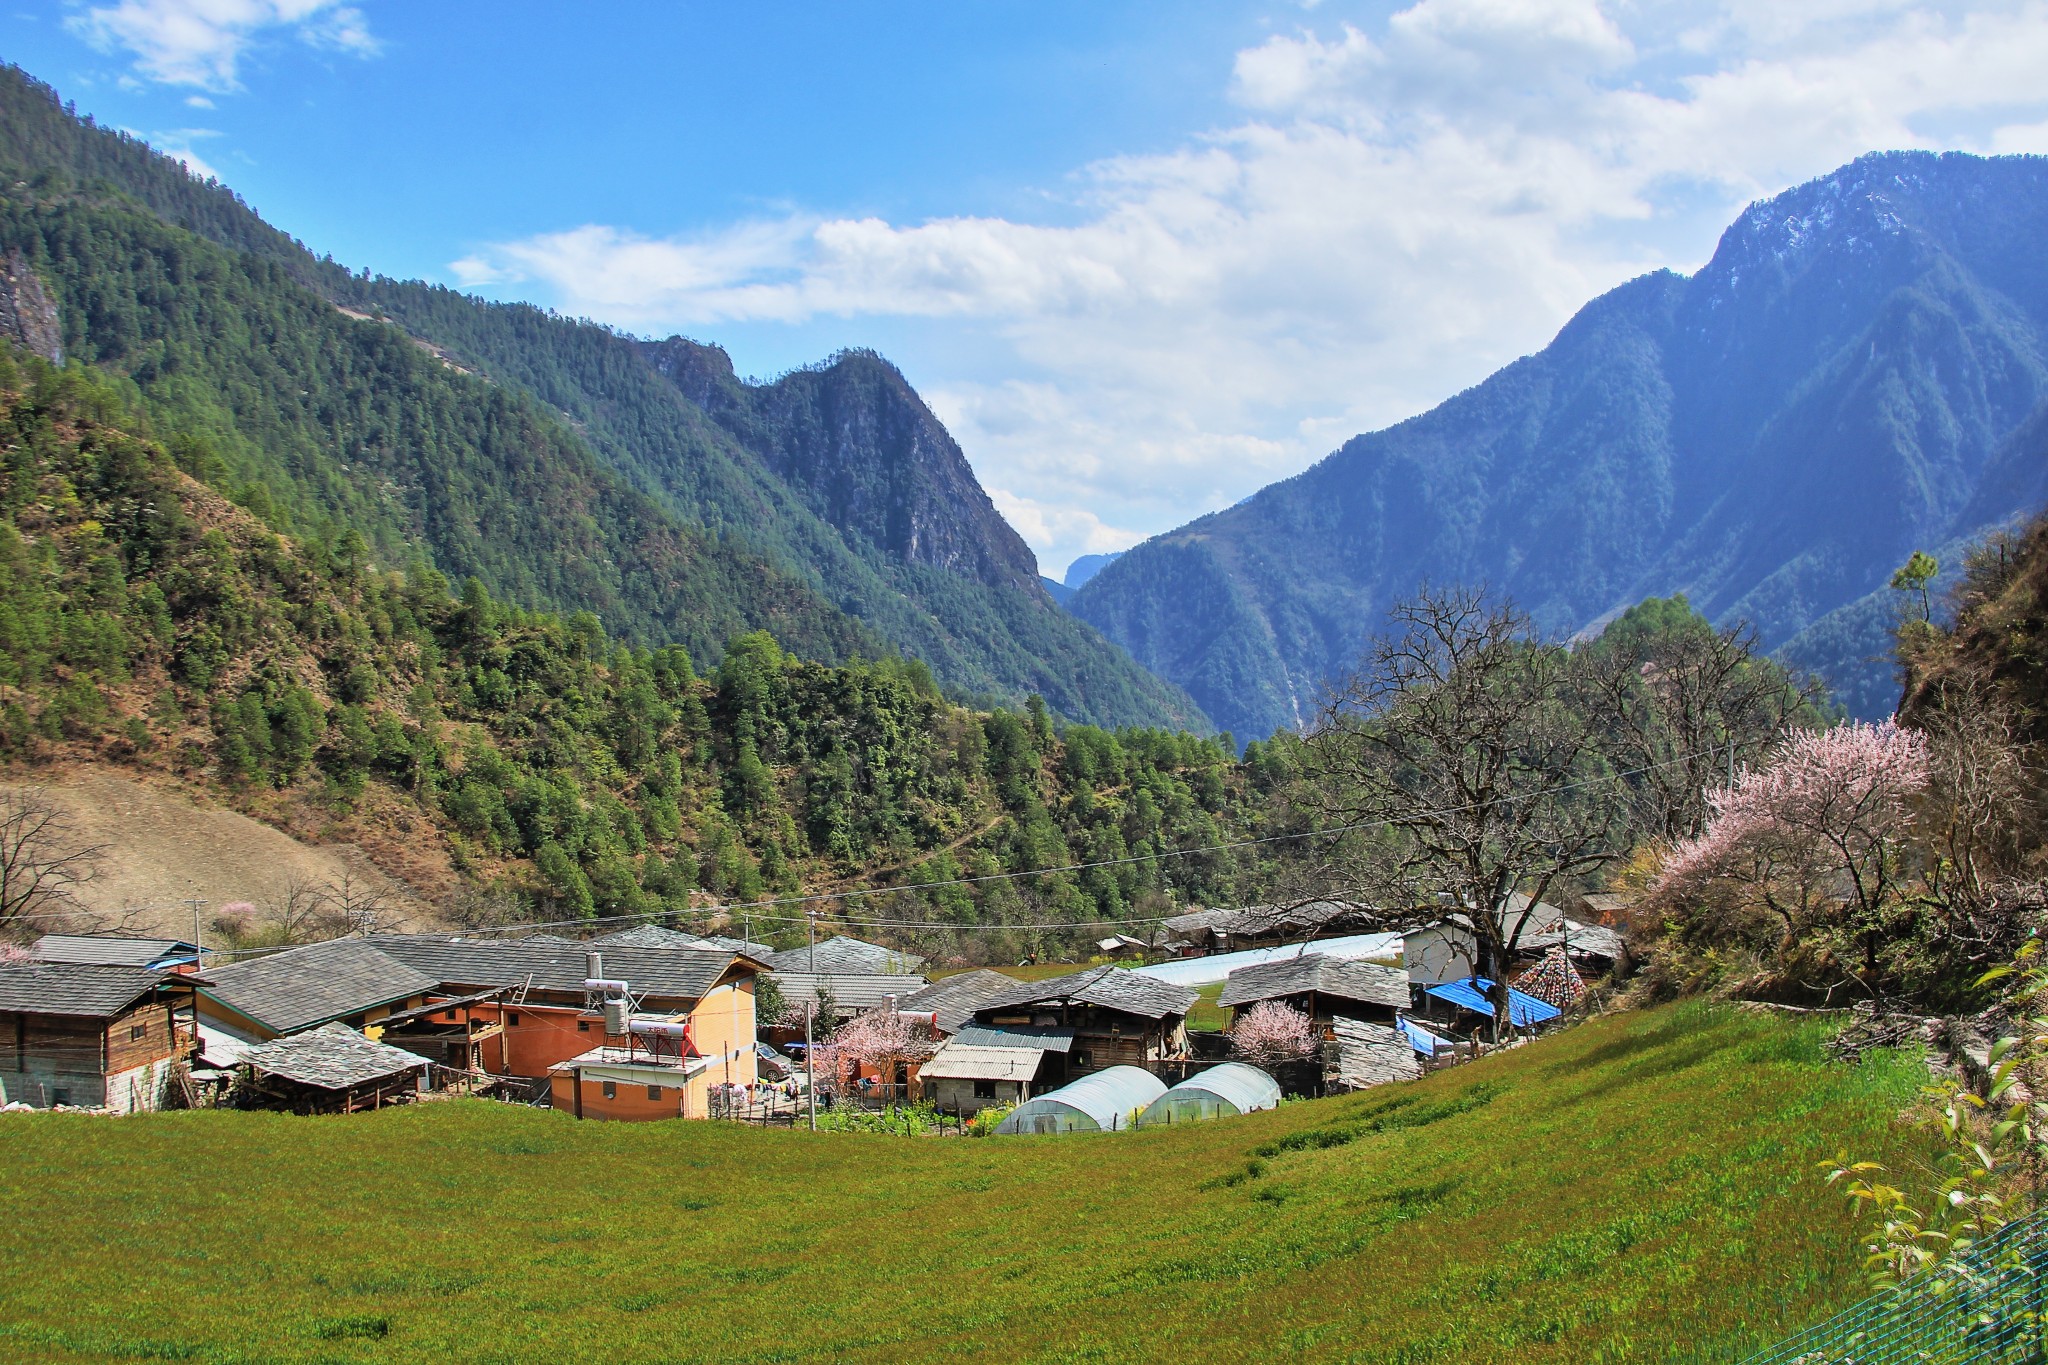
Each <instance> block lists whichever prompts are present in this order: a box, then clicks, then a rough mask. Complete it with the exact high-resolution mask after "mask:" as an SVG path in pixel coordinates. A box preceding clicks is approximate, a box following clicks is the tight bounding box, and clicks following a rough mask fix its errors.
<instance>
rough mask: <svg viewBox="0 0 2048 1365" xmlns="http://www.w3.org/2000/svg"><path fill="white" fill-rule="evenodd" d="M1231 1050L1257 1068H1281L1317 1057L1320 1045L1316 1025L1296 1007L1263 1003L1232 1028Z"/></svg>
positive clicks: (1276, 1001) (1248, 1012) (1243, 1015)
mask: <svg viewBox="0 0 2048 1365" xmlns="http://www.w3.org/2000/svg"><path fill="white" fill-rule="evenodd" d="M1230 1043H1231V1047H1232V1048H1233V1049H1234V1050H1235V1051H1236V1053H1237V1055H1238V1056H1239V1057H1240V1058H1242V1059H1243V1060H1245V1061H1247V1062H1250V1063H1251V1064H1252V1065H1253V1066H1279V1065H1280V1064H1281V1063H1283V1062H1296V1061H1300V1060H1301V1059H1302V1058H1304V1057H1312V1056H1314V1055H1315V1052H1316V1048H1317V1047H1318V1045H1319V1043H1318V1040H1317V1038H1316V1029H1315V1024H1314V1022H1313V1021H1312V1020H1310V1018H1309V1017H1308V1016H1307V1015H1306V1014H1303V1013H1302V1012H1301V1011H1300V1010H1298V1009H1296V1008H1294V1006H1292V1005H1289V1004H1286V1003H1285V1002H1283V1001H1279V1000H1261V1001H1260V1002H1259V1003H1258V1004H1256V1005H1253V1006H1252V1007H1251V1008H1250V1009H1248V1010H1246V1011H1245V1012H1244V1013H1243V1014H1240V1015H1239V1016H1238V1017H1237V1021H1236V1022H1235V1023H1234V1024H1232V1025H1231V1028H1230Z"/></svg>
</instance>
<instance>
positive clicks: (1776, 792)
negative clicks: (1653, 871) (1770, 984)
mask: <svg viewBox="0 0 2048 1365" xmlns="http://www.w3.org/2000/svg"><path fill="white" fill-rule="evenodd" d="M1928 775H1929V767H1928V752H1927V741H1926V737H1925V736H1923V735H1921V734H1920V733H1918V732H1917V731H1913V730H1905V729H1901V728H1900V727H1899V726H1897V725H1896V724H1894V723H1893V722H1891V721H1884V722H1882V723H1881V724H1877V725H1869V724H1864V723H1862V722H1856V723H1852V724H1848V725H1840V726H1836V727H1835V728H1834V729H1831V730H1821V731H1800V732H1795V733H1793V734H1791V735H1788V736H1787V737H1786V738H1785V739H1783V740H1781V741H1780V742H1779V743H1778V745H1777V746H1776V748H1775V749H1774V750H1773V752H1772V754H1771V756H1770V759H1769V760H1768V761H1767V762H1766V763H1765V764H1764V765H1763V766H1762V767H1760V768H1755V769H1749V770H1744V771H1742V772H1740V773H1738V774H1737V775H1736V778H1735V781H1734V783H1733V784H1732V785H1730V786H1727V787H1724V788H1721V789H1720V790H1718V791H1715V792H1713V793H1711V794H1710V795H1709V797H1708V805H1709V806H1710V808H1711V812H1712V813H1711V815H1710V817H1709V818H1708V821H1707V825H1706V828H1705V830H1704V831H1703V832H1702V833H1701V834H1700V836H1699V837H1698V838H1696V839H1685V840H1681V841H1680V842H1679V843H1677V844H1676V845H1674V846H1673V848H1672V849H1671V852H1670V854H1669V855H1668V856H1667V857H1666V859H1665V861H1664V864H1663V867H1662V868H1661V870H1660V872H1659V875H1658V878H1657V880H1656V882H1655V883H1654V884H1653V886H1652V888H1651V898H1652V901H1653V903H1654V904H1656V905H1657V906H1658V907H1659V908H1661V909H1663V910H1664V911H1666V912H1667V913H1673V914H1676V915H1678V916H1679V917H1681V918H1684V919H1688V920H1690V921H1692V922H1693V923H1695V924H1698V925H1702V926H1705V927H1708V928H1710V929H1711V931H1712V934H1711V936H1712V937H1715V938H1717V939H1725V938H1734V939H1738V940H1741V939H1748V940H1750V941H1752V942H1755V941H1757V940H1759V939H1766V938H1774V939H1775V942H1774V943H1773V944H1771V945H1770V946H1771V947H1773V948H1774V949H1775V952H1776V955H1777V958H1778V961H1779V964H1780V966H1781V967H1783V966H1785V965H1787V964H1789V963H1791V962H1792V961H1794V960H1795V959H1807V960H1810V961H1813V962H1814V963H1816V964H1818V963H1820V962H1821V961H1822V960H1831V962H1832V965H1833V966H1834V967H1835V968H1836V969H1838V970H1839V969H1845V968H1846V969H1848V970H1855V971H1859V972H1860V974H1861V975H1862V976H1863V977H1864V980H1865V984H1866V985H1873V984H1874V982H1875V978H1876V977H1877V975H1878V974H1879V963H1878V949H1879V946H1880V945H1881V943H1882V942H1883V941H1884V939H1885V937H1886V925H1887V922H1888V920H1889V919H1890V918H1891V917H1893V916H1895V915H1897V914H1898V913H1899V912H1900V909H1901V902H1902V899H1903V892H1904V888H1905V886H1906V885H1907V883H1908V880H1909V878H1910V874H1911V867H1910V866H1909V864H1910V862H1911V844H1910V841H1909V840H1910V835H1911V833H1912V826H1913V804H1914V800H1915V798H1916V797H1917V796H1918V795H1919V794H1920V793H1921V792H1922V791H1923V790H1925V788H1926V786H1927V783H1928ZM1759 918H1761V920H1762V922H1763V923H1764V924H1768V925H1772V926H1775V932H1774V933H1773V934H1768V935H1767V934H1764V933H1762V932H1761V931H1760V926H1758V925H1757V924H1756V923H1755V921H1757V920H1758V919H1759ZM1859 958H1860V963H1859V964H1858V965H1857V966H1855V967H1849V964H1850V963H1851V962H1852V961H1855V960H1856V959H1859Z"/></svg>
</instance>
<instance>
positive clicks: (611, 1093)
mask: <svg viewBox="0 0 2048 1365" xmlns="http://www.w3.org/2000/svg"><path fill="white" fill-rule="evenodd" d="M604 1097H605V1098H606V1099H608V1100H615V1099H617V1098H618V1097H619V1083H618V1082H617V1081H606V1082H605V1083H604Z"/></svg>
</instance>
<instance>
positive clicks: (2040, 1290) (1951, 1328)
mask: <svg viewBox="0 0 2048 1365" xmlns="http://www.w3.org/2000/svg"><path fill="white" fill-rule="evenodd" d="M2044 1277H2048V1211H2044V1212H2042V1213H2035V1214H2030V1215H2028V1216H2027V1217H2025V1218H2022V1219H2019V1220H2017V1221H2016V1222H2012V1223H2008V1224H2006V1225H2005V1226H2004V1227H2002V1228H2000V1229H1999V1230H1998V1231H1997V1232H1996V1233H1994V1234H1992V1235H1991V1236H1990V1237H1987V1238H1985V1239H1984V1240H1983V1241H1982V1242H1980V1243H1978V1244H1977V1245H1976V1246H1974V1247H1972V1248H1971V1249H1970V1250H1969V1251H1967V1252H1965V1253H1963V1254H1962V1255H1961V1256H1958V1257H1955V1258H1954V1259H1953V1260H1951V1261H1950V1262H1949V1263H1947V1264H1946V1265H1944V1266H1942V1267H1941V1268H1940V1269H1939V1270H1936V1271H1931V1272H1929V1273H1927V1274H1924V1275H1921V1276H1919V1277H1917V1278H1915V1279H1913V1280H1911V1281H1909V1282H1908V1283H1906V1284H1905V1285H1902V1286H1901V1287H1900V1288H1898V1289H1895V1290H1890V1291H1887V1292H1886V1293H1883V1294H1879V1295H1876V1296H1875V1297H1873V1298H1868V1299H1865V1300H1864V1301H1863V1302H1862V1303H1859V1304H1857V1305H1856V1306H1855V1307H1854V1308H1850V1309H1847V1310H1845V1311H1844V1312H1841V1313H1839V1314H1837V1315H1835V1316H1834V1317H1832V1318H1830V1319H1829V1320H1828V1321H1826V1322H1823V1323H1821V1324H1820V1325H1819V1326H1816V1327H1809V1328H1807V1329H1806V1330H1805V1331H1804V1332H1801V1333H1799V1334H1798V1335H1797V1336H1794V1337H1789V1338H1787V1339H1786V1340H1784V1341H1781V1342H1779V1343H1778V1344H1777V1345H1776V1346H1773V1347H1771V1348H1770V1349H1769V1350H1767V1351H1764V1352H1762V1353H1761V1354H1758V1355H1754V1356H1751V1357H1750V1358H1749V1360H1748V1362H1747V1363H1746V1365H1893V1363H1894V1362H1906V1361H1912V1362H1916V1363H1917V1362H1929V1365H1964V1362H1968V1361H1988V1362H1992V1363H1993V1365H2008V1363H2009V1365H2021V1362H2027V1361H2043V1360H2048V1354H2044V1349H2043V1347H2044V1340H2048V1338H2044V1335H2043V1331H2042V1327H2043V1322H2044V1316H2043V1314H2044V1310H2048V1300H2044V1294H2048V1279H2044Z"/></svg>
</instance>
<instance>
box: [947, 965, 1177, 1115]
mask: <svg viewBox="0 0 2048 1365" xmlns="http://www.w3.org/2000/svg"><path fill="white" fill-rule="evenodd" d="M1194 1002H1195V993H1194V992H1193V991H1192V990H1189V989H1188V988H1187V987H1186V986H1176V985H1172V984H1170V983H1168V982H1165V981H1159V980H1155V979H1154V978H1152V977H1149V976H1140V975H1138V974H1137V973H1136V972H1129V971H1125V970H1124V969H1123V968H1121V967H1094V968H1090V969H1089V970H1087V971H1084V972H1076V973H1074V974H1073V975H1071V976H1062V977H1055V978H1053V979H1052V980H1049V981H1020V982H1018V983H1017V984H1016V985H1015V986H1013V987H1011V988H1010V989H1008V990H1006V991H1003V992H1001V993H999V994H997V995H995V996H993V997H991V998H990V999H988V1000H986V1001H984V1002H983V1003H982V1004H981V1006H980V1007H979V1008H977V1009H976V1010H975V1012H974V1022H975V1023H976V1024H978V1025H982V1026H984V1027H987V1028H991V1029H995V1030H998V1031H1009V1030H1013V1029H1028V1030H1036V1029H1054V1030H1059V1031H1060V1033H1061V1034H1063V1035H1064V1038H1063V1043H1064V1050H1060V1049H1059V1048H1055V1047H1052V1046H1045V1047H1042V1048H1041V1051H1042V1054H1043V1055H1042V1058H1041V1062H1042V1069H1041V1070H1040V1072H1039V1073H1038V1074H1039V1079H1040V1082H1041V1083H1042V1084H1050V1085H1054V1086H1057V1085H1063V1084H1065V1083H1066V1082H1067V1081H1068V1080H1070V1079H1072V1078H1073V1077H1076V1076H1082V1075H1086V1074H1087V1073H1089V1072H1091V1071H1100V1070H1105V1069H1107V1068H1109V1067H1112V1066H1141V1067H1142V1066H1145V1065H1147V1064H1149V1063H1154V1062H1162V1061H1168V1060H1174V1059H1179V1058H1184V1057H1186V1056H1187V1055H1188V1032H1187V1015H1188V1007H1189V1006H1191V1005H1192V1004H1194ZM963 1041H964V1040H963Z"/></svg>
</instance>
